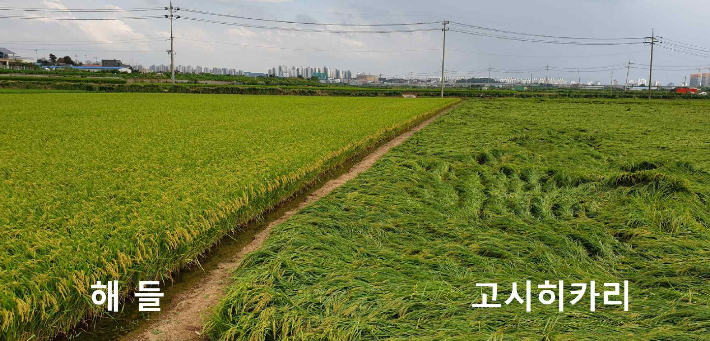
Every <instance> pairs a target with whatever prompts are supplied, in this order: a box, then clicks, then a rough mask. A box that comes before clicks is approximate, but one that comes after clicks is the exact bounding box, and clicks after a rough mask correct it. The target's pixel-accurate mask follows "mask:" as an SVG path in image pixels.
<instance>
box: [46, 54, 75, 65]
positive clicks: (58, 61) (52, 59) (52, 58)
mask: <svg viewBox="0 0 710 341" xmlns="http://www.w3.org/2000/svg"><path fill="white" fill-rule="evenodd" d="M37 63H38V64H39V65H42V66H56V65H76V66H80V65H83V64H82V63H81V62H78V61H74V60H72V59H71V57H69V56H64V57H62V58H57V56H56V55H54V54H52V53H50V54H49V59H46V58H40V59H37Z"/></svg>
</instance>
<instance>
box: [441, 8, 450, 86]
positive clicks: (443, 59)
mask: <svg viewBox="0 0 710 341" xmlns="http://www.w3.org/2000/svg"><path fill="white" fill-rule="evenodd" d="M443 24H444V28H443V29H442V31H444V47H443V49H442V56H441V98H444V86H446V74H445V70H446V31H448V30H449V29H448V28H447V27H446V25H448V24H449V22H448V21H444V23H443Z"/></svg>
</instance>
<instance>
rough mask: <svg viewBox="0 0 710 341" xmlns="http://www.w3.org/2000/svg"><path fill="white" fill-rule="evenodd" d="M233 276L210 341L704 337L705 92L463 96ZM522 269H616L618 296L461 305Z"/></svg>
mask: <svg viewBox="0 0 710 341" xmlns="http://www.w3.org/2000/svg"><path fill="white" fill-rule="evenodd" d="M233 280H234V282H233V284H232V286H231V289H230V290H229V293H228V294H227V296H226V297H225V298H224V299H223V300H222V302H221V303H220V305H219V307H218V308H217V310H216V312H215V313H214V315H213V316H212V319H211V322H210V324H209V325H208V326H207V328H206V332H207V333H208V335H209V336H210V337H211V338H213V339H218V340H225V341H226V340H251V341H257V340H294V341H295V340H496V341H500V340H536V341H538V340H710V103H704V102H700V101H698V102H689V101H651V102H649V101H626V100H616V101H609V100H521V99H490V100H472V101H467V102H465V103H464V104H463V105H462V106H460V107H458V108H457V109H455V110H454V111H452V112H451V113H449V114H447V115H446V116H444V117H442V118H440V119H438V120H437V121H436V122H434V123H433V124H432V125H430V126H429V127H427V128H425V129H424V130H422V131H421V132H419V133H417V134H415V135H414V136H413V137H412V138H410V139H409V140H408V141H406V142H405V143H404V144H403V145H401V146H400V147H398V148H396V149H393V150H392V151H391V152H390V153H388V154H387V155H385V156H384V158H383V159H381V160H380V161H379V162H378V163H377V164H376V165H375V166H374V167H373V168H372V169H370V170H369V171H367V172H365V173H363V174H362V175H361V176H359V177H358V178H356V179H355V180H353V181H350V182H348V183H347V184H345V185H344V186H343V187H341V188H339V189H338V190H336V191H335V192H333V193H332V194H331V195H329V196H327V197H325V198H323V199H321V200H320V201H319V202H317V203H315V204H313V205H312V206H310V207H308V208H306V209H305V210H303V211H302V212H301V213H299V214H297V215H295V216H294V217H292V218H291V219H290V220H289V221H288V222H286V223H284V224H281V225H278V226H276V227H274V229H273V230H272V231H271V234H270V237H269V238H268V240H267V241H266V242H265V244H264V245H263V247H262V248H261V249H260V250H258V251H256V252H254V253H252V254H250V255H249V256H248V257H247V258H246V259H245V261H244V263H243V264H242V265H241V266H240V268H239V269H238V270H237V271H236V272H235V273H234V277H233ZM526 280H530V281H532V283H533V285H536V284H542V283H543V282H544V281H546V280H549V281H551V282H553V283H557V281H560V280H564V281H565V283H568V284H569V283H584V282H587V283H588V282H590V281H596V282H597V283H598V285H599V286H601V283H607V282H610V283H621V282H623V281H624V280H628V281H629V311H624V310H623V309H622V307H621V306H603V305H602V304H601V303H600V302H601V301H602V299H603V298H602V297H599V298H598V299H597V300H598V301H599V303H597V304H598V305H597V310H596V311H595V312H591V311H590V306H589V304H590V303H589V302H590V296H589V295H588V294H587V295H585V296H584V298H583V303H579V304H577V305H574V306H572V305H571V304H570V303H569V299H570V298H569V297H568V298H566V300H567V301H566V302H567V303H566V306H565V308H566V309H565V311H564V312H559V311H558V307H557V305H556V304H555V305H552V306H546V305H542V304H541V303H540V301H537V300H536V299H537V294H538V293H539V289H538V288H537V287H534V288H533V290H532V291H533V296H532V297H533V302H532V311H531V312H526V309H525V306H524V305H521V304H517V302H513V304H511V305H506V304H503V305H502V307H500V308H492V309H485V308H473V307H472V304H473V303H480V302H481V300H482V293H483V292H484V290H483V289H482V288H479V287H476V284H477V283H497V284H499V292H498V303H502V301H504V300H506V299H507V298H508V297H509V296H510V295H511V292H512V291H511V284H512V283H514V282H517V283H518V285H519V286H524V283H525V281H526ZM597 289H598V290H597V291H603V288H601V290H599V289H600V288H597ZM488 294H489V295H490V291H488ZM523 295H524V290H523Z"/></svg>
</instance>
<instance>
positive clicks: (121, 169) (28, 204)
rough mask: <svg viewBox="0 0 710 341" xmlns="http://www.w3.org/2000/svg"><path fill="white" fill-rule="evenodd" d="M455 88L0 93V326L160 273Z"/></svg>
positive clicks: (26, 335)
mask: <svg viewBox="0 0 710 341" xmlns="http://www.w3.org/2000/svg"><path fill="white" fill-rule="evenodd" d="M456 101H457V100H455V99H446V100H442V99H418V100H406V99H396V98H389V99H385V98H367V99H363V98H324V97H318V98H309V97H271V96H220V95H177V94H68V93H51V94H50V93H47V94H41V93H37V94H23V93H5V94H0V340H26V339H32V340H36V339H42V338H44V337H47V336H52V335H55V334H57V333H60V332H66V331H67V330H69V329H70V328H71V327H72V326H73V325H75V324H76V323H77V322H79V321H80V320H81V319H83V318H86V317H92V316H97V315H100V314H102V313H103V311H104V310H105V309H106V308H105V307H97V306H95V305H94V304H93V303H92V302H91V292H90V290H91V289H90V286H91V285H93V284H94V283H95V282H96V281H99V280H100V281H102V282H103V283H106V282H107V281H109V280H119V281H120V291H121V292H120V295H121V297H125V296H126V294H127V293H128V292H129V291H131V290H135V287H136V285H137V281H139V280H156V279H166V278H168V277H169V276H170V273H171V272H173V271H176V270H178V269H180V268H181V267H183V266H185V265H187V264H189V263H191V262H193V261H195V260H196V259H197V257H198V256H199V255H200V254H201V253H203V252H204V251H205V250H206V249H208V248H209V247H210V246H212V245H214V244H215V243H216V242H217V241H218V240H219V239H220V238H222V237H224V236H225V235H227V234H229V233H230V232H233V231H235V230H237V229H238V226H240V225H241V224H244V223H246V222H247V221H249V220H251V219H254V218H256V217H258V216H259V215H261V214H262V213H263V212H264V211H265V210H267V209H269V208H271V207H273V206H275V205H277V204H278V203H280V202H282V201H283V200H285V199H286V198H288V197H290V196H292V195H293V194H295V193H296V192H298V191H299V190H302V189H303V188H304V187H306V186H307V185H308V184H310V183H312V182H313V181H315V180H316V179H317V178H318V177H319V175H321V174H323V173H324V172H326V171H328V170H330V169H333V168H334V167H337V166H338V165H339V164H341V163H342V162H344V161H345V160H346V159H348V158H351V157H354V156H355V155H356V154H358V153H362V152H365V151H366V150H368V149H369V148H372V147H373V146H374V145H376V144H378V143H379V142H382V141H384V140H385V139H387V138H390V137H392V136H394V135H395V134H397V133H399V132H400V131H402V130H404V129H406V128H407V127H409V126H411V125H413V124H414V123H415V122H418V121H419V120H421V119H424V118H426V117H429V116H430V115H432V114H434V113H435V112H437V111H438V110H439V109H441V108H442V107H445V106H447V105H450V104H453V103H455V102H456Z"/></svg>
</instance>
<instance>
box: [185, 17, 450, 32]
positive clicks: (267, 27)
mask: <svg viewBox="0 0 710 341" xmlns="http://www.w3.org/2000/svg"><path fill="white" fill-rule="evenodd" d="M182 19H184V20H191V21H195V22H204V23H209V24H218V25H227V26H237V27H246V28H258V29H265V30H278V31H291V32H318V33H337V34H348V33H365V34H367V33H371V34H390V33H414V32H430V31H441V29H440V28H429V29H411V30H392V31H387V30H372V31H354V30H345V31H344V30H317V29H305V28H295V27H278V26H261V25H251V24H242V23H235V22H227V21H216V20H210V19H203V18H193V17H182Z"/></svg>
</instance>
